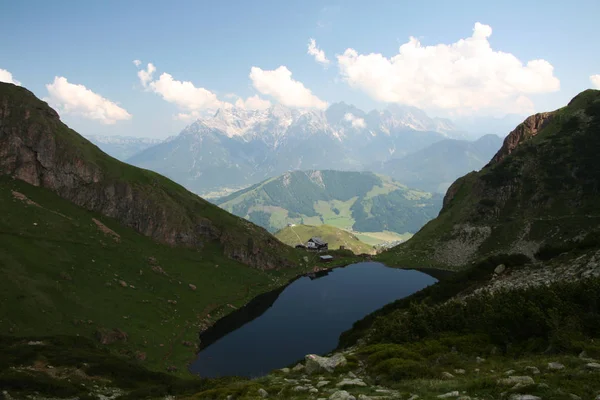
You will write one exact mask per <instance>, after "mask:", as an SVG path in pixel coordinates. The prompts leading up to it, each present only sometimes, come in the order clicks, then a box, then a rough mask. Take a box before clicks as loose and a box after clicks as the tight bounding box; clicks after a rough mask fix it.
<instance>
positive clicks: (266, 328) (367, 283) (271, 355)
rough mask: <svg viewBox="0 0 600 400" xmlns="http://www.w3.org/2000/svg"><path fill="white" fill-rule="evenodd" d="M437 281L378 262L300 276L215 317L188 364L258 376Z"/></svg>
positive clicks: (318, 350) (198, 369)
mask: <svg viewBox="0 0 600 400" xmlns="http://www.w3.org/2000/svg"><path fill="white" fill-rule="evenodd" d="M435 282H436V279H435V278H432V277H431V276H429V275H427V274H424V273H422V272H419V271H415V270H403V269H395V268H388V267H386V266H385V265H383V264H380V263H375V262H363V263H358V264H352V265H349V266H347V267H344V268H337V269H334V270H332V271H330V272H329V274H327V275H326V276H323V277H320V278H318V279H310V278H309V277H302V278H300V279H297V280H295V281H294V282H293V283H291V284H290V285H289V286H287V287H286V288H284V289H283V290H278V291H275V292H271V293H268V294H265V295H262V296H259V297H258V298H256V299H255V301H253V302H252V303H251V304H249V306H248V307H246V308H242V309H240V310H238V311H236V312H234V313H233V314H230V315H229V316H228V317H226V318H227V319H226V320H225V319H224V320H222V321H221V323H219V322H217V324H215V326H214V329H212V330H211V331H210V332H207V334H206V337H202V336H201V339H202V342H203V343H204V345H206V343H210V344H209V345H208V346H207V347H206V348H204V349H203V350H201V351H200V353H198V357H197V359H196V361H195V362H194V363H193V364H192V366H191V368H190V369H191V371H192V372H194V373H196V374H198V375H200V376H203V377H218V376H226V375H239V376H248V377H256V376H261V375H265V374H267V373H269V372H270V371H272V370H273V369H276V368H282V367H284V366H286V365H288V364H290V363H293V362H294V361H296V360H299V359H302V358H303V357H304V355H306V354H309V353H315V354H325V353H327V352H329V351H331V350H333V349H334V348H335V347H336V346H337V341H338V338H339V336H340V334H341V333H342V332H343V331H345V330H348V329H349V328H350V327H352V324H353V323H354V322H355V321H357V320H359V319H361V318H363V317H364V316H366V315H367V314H369V313H371V312H373V311H375V310H377V309H379V308H381V307H382V306H384V305H386V304H388V303H390V302H392V301H394V300H397V299H401V298H403V297H406V296H408V295H410V294H412V293H414V292H416V291H418V290H420V289H422V288H424V287H426V286H428V285H431V284H433V283H435ZM223 335H224V336H223Z"/></svg>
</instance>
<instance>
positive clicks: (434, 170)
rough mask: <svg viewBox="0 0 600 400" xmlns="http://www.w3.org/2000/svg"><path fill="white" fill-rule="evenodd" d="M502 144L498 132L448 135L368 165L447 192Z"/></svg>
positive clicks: (409, 183)
mask: <svg viewBox="0 0 600 400" xmlns="http://www.w3.org/2000/svg"><path fill="white" fill-rule="evenodd" d="M501 145H502V139H500V137H499V136H496V135H485V136H482V137H481V138H479V139H477V140H475V141H468V140H458V139H444V140H440V141H439V142H436V143H433V144H432V145H430V146H427V147H426V148H424V149H421V150H418V151H416V152H414V153H412V154H409V155H407V156H404V157H401V158H394V159H391V160H388V161H385V162H380V163H375V164H373V165H371V166H370V167H368V169H369V170H372V171H375V172H380V173H382V174H385V175H388V176H391V177H392V178H394V179H397V180H398V181H400V182H402V183H404V184H405V185H407V186H409V187H412V188H417V189H421V190H425V191H428V192H434V193H446V190H447V189H448V187H450V185H451V184H452V182H454V181H455V180H456V179H458V178H460V177H461V176H463V175H465V174H467V173H469V172H471V171H478V170H480V169H481V168H482V167H483V166H484V165H486V164H487V163H488V162H489V161H490V160H491V158H492V156H493V155H494V154H496V152H497V151H498V149H499V148H500V146H501Z"/></svg>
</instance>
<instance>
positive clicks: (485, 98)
mask: <svg viewBox="0 0 600 400" xmlns="http://www.w3.org/2000/svg"><path fill="white" fill-rule="evenodd" d="M491 34H492V28H491V27H490V26H488V25H484V24H481V23H479V22H478V23H476V24H475V27H474V29H473V34H472V35H471V37H469V38H466V39H461V40H458V41H457V42H455V43H452V44H437V45H433V46H422V45H421V43H420V42H419V40H417V39H416V38H414V37H410V39H409V41H408V42H406V43H404V44H403V45H402V46H400V49H399V52H398V54H397V55H395V56H393V57H391V58H387V57H385V56H383V55H381V54H375V53H371V54H359V53H358V52H357V51H356V50H354V49H351V48H349V49H347V50H346V51H345V52H344V53H343V54H342V55H338V56H337V60H338V65H339V69H340V74H341V76H342V78H343V79H344V80H346V82H348V84H349V85H351V86H352V87H355V88H358V89H361V90H363V91H364V92H366V93H367V94H368V95H369V96H371V97H372V98H374V99H375V100H378V101H383V102H388V103H400V104H407V105H412V106H416V107H420V108H424V109H430V110H444V111H447V112H449V113H452V114H459V115H460V114H472V113H474V112H481V111H483V112H487V113H488V114H505V113H530V112H532V111H533V102H532V101H531V100H530V99H529V97H527V96H528V95H530V94H535V93H548V92H553V91H557V90H559V89H560V82H559V80H558V79H557V78H556V77H555V76H554V71H553V70H554V68H553V66H552V65H551V64H550V63H549V62H548V61H545V60H531V61H528V62H527V63H526V64H523V63H522V62H521V61H520V60H519V59H518V58H517V57H515V56H514V55H512V54H510V53H504V52H501V51H495V50H493V49H492V47H491V45H490V43H489V41H488V39H489V37H490V36H491Z"/></svg>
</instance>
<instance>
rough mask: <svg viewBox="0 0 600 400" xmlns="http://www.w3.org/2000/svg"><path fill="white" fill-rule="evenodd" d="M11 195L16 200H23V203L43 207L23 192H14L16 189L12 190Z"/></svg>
mask: <svg viewBox="0 0 600 400" xmlns="http://www.w3.org/2000/svg"><path fill="white" fill-rule="evenodd" d="M12 195H13V197H14V198H15V199H17V200H21V201H22V202H24V203H25V204H28V205H30V206H36V207H39V208H43V207H42V206H40V205H39V204H38V203H36V202H35V201H33V200H31V199H30V198H29V197H27V196H25V195H24V194H23V193H21V192H16V191H14V190H13V191H12Z"/></svg>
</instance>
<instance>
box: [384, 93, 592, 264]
mask: <svg viewBox="0 0 600 400" xmlns="http://www.w3.org/2000/svg"><path fill="white" fill-rule="evenodd" d="M599 150H600V91H597V90H588V91H585V92H583V93H581V94H579V95H578V96H576V97H575V98H574V99H573V100H572V101H571V102H570V103H569V105H568V106H566V107H564V108H561V109H559V110H556V111H553V112H549V113H541V114H536V115H534V116H531V117H529V118H527V119H526V120H525V121H524V122H523V123H522V124H520V125H519V126H518V127H517V128H516V129H515V130H514V131H512V132H511V133H510V135H509V136H508V137H507V138H506V140H505V141H504V145H503V146H502V148H501V149H500V151H499V152H498V153H497V154H496V155H495V156H494V158H493V159H492V161H491V162H490V163H489V164H488V165H487V166H486V167H485V168H484V169H482V170H481V171H480V172H474V173H470V174H468V175H466V176H464V177H462V178H460V179H458V180H457V181H456V182H454V183H453V184H452V185H451V187H450V188H449V189H448V192H447V193H446V196H445V198H444V203H443V208H442V211H441V212H440V215H439V217H438V218H436V219H435V220H433V221H431V222H430V223H428V224H427V225H426V226H425V227H423V229H422V230H421V231H419V232H418V233H417V234H416V235H415V236H414V237H413V238H412V239H411V240H410V241H408V242H407V243H406V244H403V245H400V246H398V247H396V248H394V249H392V250H391V251H390V252H388V253H387V254H385V255H384V256H383V259H385V260H384V261H388V262H402V263H408V264H411V263H415V264H420V265H423V263H426V264H433V265H438V266H447V267H452V268H457V267H459V266H464V265H466V264H468V263H470V262H472V261H474V260H476V259H477V258H479V257H483V256H488V255H490V254H497V253H522V254H525V255H527V256H529V257H530V258H534V257H538V258H539V257H546V256H548V254H551V253H556V252H558V253H560V252H562V251H567V250H568V249H569V248H574V247H577V246H585V245H586V243H588V242H590V241H595V240H597V239H596V238H597V234H598V231H599V229H600V206H599V204H600V164H598V162H597V158H598V151H599Z"/></svg>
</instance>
